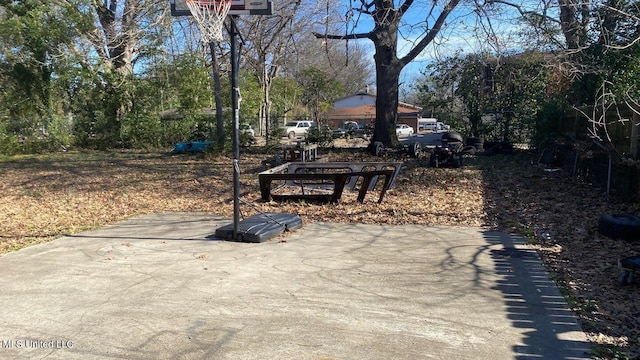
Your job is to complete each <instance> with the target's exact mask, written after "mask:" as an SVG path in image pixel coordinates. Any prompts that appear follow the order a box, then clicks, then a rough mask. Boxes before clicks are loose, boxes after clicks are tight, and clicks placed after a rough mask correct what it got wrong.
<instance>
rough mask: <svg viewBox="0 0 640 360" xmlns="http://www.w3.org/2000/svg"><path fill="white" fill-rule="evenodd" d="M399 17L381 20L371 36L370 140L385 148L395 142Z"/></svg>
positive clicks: (400, 65) (399, 70)
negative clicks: (372, 115) (372, 117)
mask: <svg viewBox="0 0 640 360" xmlns="http://www.w3.org/2000/svg"><path fill="white" fill-rule="evenodd" d="M398 20H399V19H393V20H389V21H387V22H382V21H380V24H379V25H378V26H377V27H376V30H374V32H373V33H372V35H373V36H372V37H371V39H372V40H373V43H374V45H375V49H376V53H375V55H374V56H373V58H374V59H375V64H376V87H377V94H376V123H375V128H374V131H373V137H372V138H371V143H374V142H376V141H380V142H382V144H384V146H385V147H393V146H396V145H398V136H397V135H396V122H397V120H398V93H399V91H398V86H399V81H400V72H401V71H402V68H403V65H402V64H401V63H400V61H399V60H398V57H397V55H396V54H397V51H396V50H397V44H398V40H397V37H398V25H397V21H398Z"/></svg>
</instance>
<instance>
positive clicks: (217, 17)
mask: <svg viewBox="0 0 640 360" xmlns="http://www.w3.org/2000/svg"><path fill="white" fill-rule="evenodd" d="M186 3H187V6H188V7H189V11H191V15H193V17H194V18H195V19H196V22H197V23H198V28H200V36H201V37H202V39H203V40H205V41H206V42H207V43H209V42H211V41H215V42H220V41H222V26H223V25H224V19H225V18H226V17H227V14H228V13H229V10H230V9H231V0H219V1H217V0H186Z"/></svg>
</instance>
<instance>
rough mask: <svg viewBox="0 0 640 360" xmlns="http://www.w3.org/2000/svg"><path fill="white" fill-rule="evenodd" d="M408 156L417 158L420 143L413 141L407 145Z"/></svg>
mask: <svg viewBox="0 0 640 360" xmlns="http://www.w3.org/2000/svg"><path fill="white" fill-rule="evenodd" d="M409 156H411V157H412V158H418V156H420V143H418V142H414V143H412V144H410V145H409Z"/></svg>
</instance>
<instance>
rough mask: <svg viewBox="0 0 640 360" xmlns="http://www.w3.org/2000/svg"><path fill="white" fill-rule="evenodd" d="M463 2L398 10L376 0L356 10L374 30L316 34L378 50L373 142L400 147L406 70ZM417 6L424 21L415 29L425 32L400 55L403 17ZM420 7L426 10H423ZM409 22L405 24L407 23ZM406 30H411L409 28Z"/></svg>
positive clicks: (409, 0)
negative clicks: (401, 83) (400, 111)
mask: <svg viewBox="0 0 640 360" xmlns="http://www.w3.org/2000/svg"><path fill="white" fill-rule="evenodd" d="M459 2H460V0H448V1H444V2H443V3H441V2H439V1H429V2H424V3H419V2H416V1H414V0H405V1H401V2H400V3H399V4H398V6H396V4H395V3H394V1H392V0H373V1H371V2H367V1H365V0H360V1H359V2H356V3H357V4H358V7H355V8H353V9H352V10H353V11H354V12H355V13H356V14H357V15H358V16H369V17H371V19H372V20H373V23H374V25H373V29H372V30H371V31H368V32H363V33H351V34H345V35H336V34H328V33H325V34H321V33H315V35H316V36H317V37H318V38H326V39H342V40H347V39H369V40H371V41H372V42H373V45H374V48H375V55H374V60H375V68H376V88H377V97H376V123H375V129H374V134H373V137H372V138H371V141H372V142H376V141H380V142H382V143H383V144H384V145H385V146H394V145H396V144H397V143H398V139H397V136H396V133H395V124H396V120H397V111H398V94H399V89H398V86H399V79H400V72H401V71H402V69H403V68H404V67H405V66H406V65H407V64H409V63H410V62H411V61H413V60H414V59H415V58H416V57H417V56H418V55H419V54H420V53H421V52H422V51H423V50H424V49H425V48H426V47H427V45H429V44H431V43H432V41H433V40H434V39H435V38H436V35H438V33H439V32H440V31H441V30H442V29H443V27H444V26H445V25H446V20H447V18H448V17H449V15H450V14H451V12H452V11H453V10H454V9H455V8H456V6H457V5H458V3H459ZM418 4H419V5H418ZM414 5H416V6H415V7H416V8H419V11H420V12H421V14H424V16H421V17H419V18H420V19H421V20H419V21H418V23H415V24H413V25H411V26H410V27H411V28H412V29H417V28H418V27H419V25H422V29H423V30H422V32H421V34H420V35H419V36H417V39H418V40H417V41H416V42H415V43H414V45H413V47H412V48H411V49H410V50H409V51H408V52H407V53H406V55H404V56H402V57H399V55H398V34H399V31H400V28H401V26H400V25H401V22H402V21H403V17H404V16H405V15H407V14H408V13H410V11H411V7H412V6H414ZM420 6H423V7H422V8H420ZM407 21H408V20H405V22H407ZM405 26H409V25H407V24H405Z"/></svg>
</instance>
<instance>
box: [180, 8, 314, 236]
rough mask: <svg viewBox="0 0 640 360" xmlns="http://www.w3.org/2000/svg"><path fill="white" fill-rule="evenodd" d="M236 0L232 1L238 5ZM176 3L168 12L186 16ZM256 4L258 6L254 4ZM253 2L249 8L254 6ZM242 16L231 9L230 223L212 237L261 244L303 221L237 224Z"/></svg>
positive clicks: (259, 219)
mask: <svg viewBox="0 0 640 360" xmlns="http://www.w3.org/2000/svg"><path fill="white" fill-rule="evenodd" d="M237 1H238V0H234V2H237ZM176 3H177V0H172V2H171V12H172V14H174V15H175V16H183V15H186V13H179V12H177V11H176ZM255 3H257V2H255ZM255 3H254V2H252V3H251V4H255ZM263 3H264V4H267V5H268V10H264V11H265V12H255V13H251V12H246V13H248V14H255V15H263V14H269V13H270V12H271V1H270V0H264V1H263ZM238 14H242V12H239V10H235V9H234V8H233V6H232V8H231V12H230V15H229V17H230V19H231V26H230V28H229V34H230V36H231V103H232V107H233V223H232V224H228V225H225V226H223V227H220V228H218V229H216V231H215V236H216V237H218V238H222V239H224V240H230V241H239V242H264V241H267V240H269V239H271V238H274V237H276V236H278V235H280V234H282V233H283V232H285V231H291V230H295V229H298V228H300V227H302V219H301V218H300V216H298V215H294V214H280V213H262V214H259V215H255V216H252V217H249V218H245V219H243V220H242V221H240V130H239V123H240V115H239V114H240V87H239V85H238V67H239V58H238V35H239V31H238V28H237V26H236V22H235V18H236V17H237V16H238Z"/></svg>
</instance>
